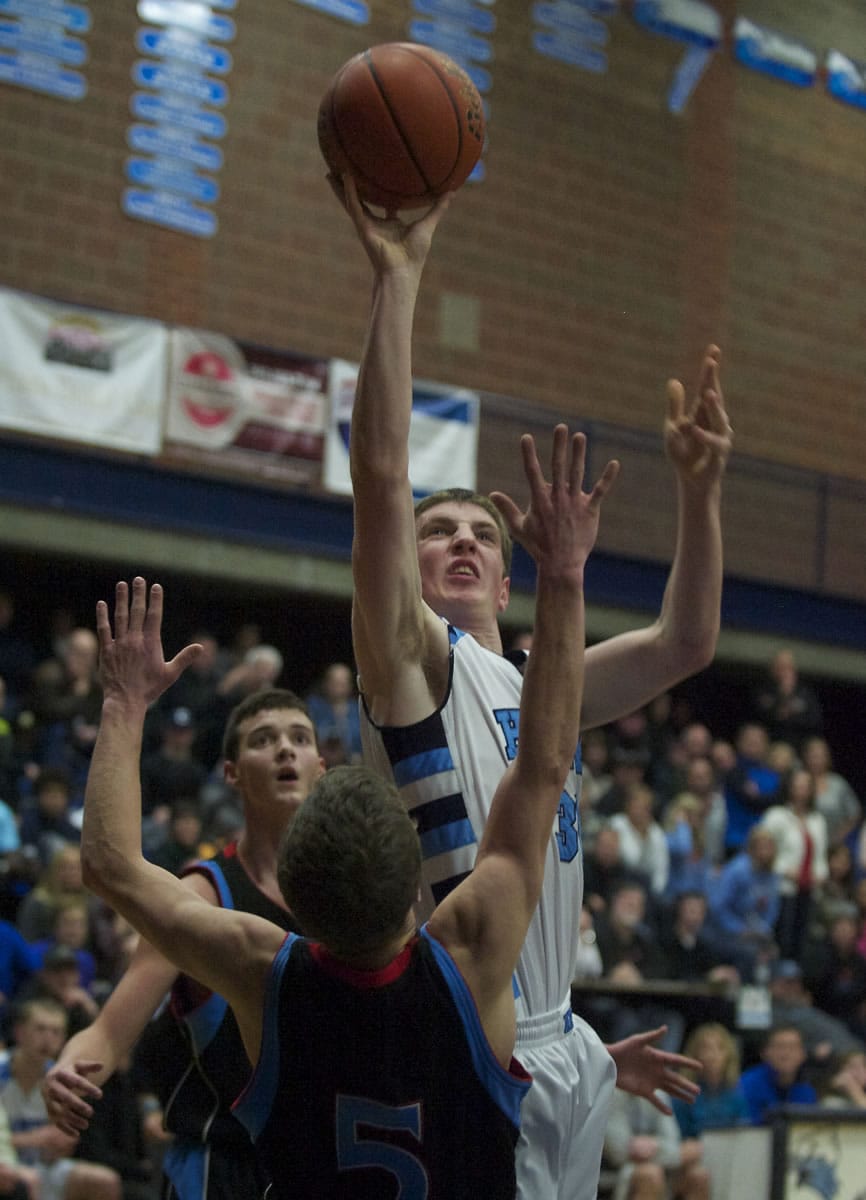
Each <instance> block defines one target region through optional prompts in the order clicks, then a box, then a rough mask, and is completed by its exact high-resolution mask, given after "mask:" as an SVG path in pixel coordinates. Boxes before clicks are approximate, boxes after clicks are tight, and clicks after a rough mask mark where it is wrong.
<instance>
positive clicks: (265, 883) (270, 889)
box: [238, 823, 286, 908]
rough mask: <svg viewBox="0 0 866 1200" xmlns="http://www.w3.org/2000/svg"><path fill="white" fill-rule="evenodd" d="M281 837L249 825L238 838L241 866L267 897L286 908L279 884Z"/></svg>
mask: <svg viewBox="0 0 866 1200" xmlns="http://www.w3.org/2000/svg"><path fill="white" fill-rule="evenodd" d="M279 840H280V839H279V836H275V835H273V834H272V833H271V832H270V831H268V833H267V834H263V833H262V831H261V830H260V829H258V828H256V826H255V824H253V825H252V826H251V825H250V824H249V823H247V825H246V826H245V828H244V831H243V833H242V834H241V836H240V837H239V838H238V857H239V858H240V860H241V865H242V866H243V868H244V870H245V871H246V873H247V875H249V877H250V879H251V880H252V881H253V883H254V884H255V885H256V887H257V888H258V889H259V891H261V892H264V893H265V895H266V896H267V897H268V898H269V899H270V900H273V901H274V903H275V904H278V905H279V906H280V908H285V907H286V902H285V900H284V899H283V896H282V892H281V891H280V887H279V884H278V883H277V846H278V845H279Z"/></svg>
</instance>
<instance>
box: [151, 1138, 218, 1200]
mask: <svg viewBox="0 0 866 1200" xmlns="http://www.w3.org/2000/svg"><path fill="white" fill-rule="evenodd" d="M209 1166H210V1146H202V1145H200V1144H198V1143H196V1142H186V1141H183V1140H181V1141H175V1142H172V1144H171V1145H170V1146H169V1147H168V1149H167V1150H166V1152H165V1154H164V1155H163V1159H162V1169H163V1172H164V1174H165V1176H166V1178H167V1179H168V1180H169V1181H170V1182H171V1186H172V1188H173V1189H174V1193H175V1195H176V1196H177V1197H178V1200H200V1198H201V1197H202V1196H204V1195H205V1193H206V1191H207V1178H208V1168H209Z"/></svg>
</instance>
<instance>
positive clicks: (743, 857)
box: [710, 826, 780, 964]
mask: <svg viewBox="0 0 866 1200" xmlns="http://www.w3.org/2000/svg"><path fill="white" fill-rule="evenodd" d="M775 857H776V842H775V839H774V838H773V836H772V834H770V833H768V832H767V830H766V829H762V828H761V827H760V826H757V827H755V828H754V829H752V830H751V831H750V833H749V835H748V842H747V846H746V849H745V850H744V851H743V852H742V853H740V854H738V855H736V857H735V858H732V859H731V860H730V861H729V862H727V863H726V864H725V866H724V867H723V868H722V870H721V872H720V874H719V878H718V881H717V883H716V886H715V888H714V889H713V892H712V894H711V896H710V916H711V921H712V924H713V926H714V927H715V928H716V929H717V930H718V931H719V932H720V933H722V934H724V935H727V937H729V938H730V937H734V938H737V939H739V944H740V948H741V951H742V953H743V954H744V955H745V956H746V958H747V959H748V960H750V961H751V963H752V964H754V963H755V962H756V961H757V960H758V959H759V958H765V959H769V958H771V957H773V956H774V954H775V952H776V942H775V928H776V921H777V920H778V916H779V905H780V900H779V880H778V876H777V875H776V873H775V872H774V871H773V862H774V860H775Z"/></svg>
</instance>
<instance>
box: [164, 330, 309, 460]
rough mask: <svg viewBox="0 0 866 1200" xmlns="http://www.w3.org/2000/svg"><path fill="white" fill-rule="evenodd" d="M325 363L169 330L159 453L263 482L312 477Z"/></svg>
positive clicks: (213, 336)
mask: <svg viewBox="0 0 866 1200" xmlns="http://www.w3.org/2000/svg"><path fill="white" fill-rule="evenodd" d="M327 374H328V367H327V362H326V361H325V360H324V359H321V360H320V359H305V358H302V357H300V356H292V355H288V354H279V353H276V352H273V351H264V350H258V349H252V348H243V349H242V348H241V347H240V346H239V345H238V344H237V343H236V342H233V341H231V339H230V338H227V337H223V336H222V335H220V334H215V333H207V332H204V331H201V330H194V329H176V330H174V331H173V332H172V335H171V369H170V383H169V397H168V412H167V416H166V428H165V451H166V456H167V457H169V458H173V459H175V460H183V461H184V462H185V463H187V464H195V465H198V466H207V467H208V468H210V469H213V468H215V467H216V468H220V469H228V470H229V471H230V472H231V473H232V474H241V475H250V476H254V477H255V478H256V479H259V480H267V481H268V482H273V481H282V482H286V483H306V482H310V481H311V480H313V479H317V478H318V475H319V471H320V463H321V460H322V455H323V448H324V440H325V409H326V397H327Z"/></svg>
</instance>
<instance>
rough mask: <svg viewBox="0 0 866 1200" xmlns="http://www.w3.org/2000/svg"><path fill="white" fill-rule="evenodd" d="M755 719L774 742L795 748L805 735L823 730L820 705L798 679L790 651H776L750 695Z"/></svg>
mask: <svg viewBox="0 0 866 1200" xmlns="http://www.w3.org/2000/svg"><path fill="white" fill-rule="evenodd" d="M754 711H755V716H756V718H757V719H758V720H759V721H760V722H761V724H762V725H764V726H766V728H767V729H768V730H769V732H770V736H771V737H772V738H774V739H775V740H776V741H781V742H790V743H791V745H792V746H795V747H796V748H797V749H799V748H800V746H801V745H802V743H803V742H804V741H805V739H806V738H807V737H810V736H813V735H816V734H820V733H822V732H823V714H822V712H821V704H820V701H819V700H818V697H817V695H816V694H815V692H814V691H813V689H812V688H811V687H810V686H809V685H808V684H807V683H805V682H804V681H803V680H802V679H801V678H800V673H799V671H798V669H797V663H796V660H795V659H794V655H793V653H792V652H791V651H790V650H788V649H783V650H779V651H778V652H777V653H776V654H775V655H774V656H773V659H772V661H771V662H770V666H769V670H768V673H767V679H766V681H765V682H764V683H763V684H762V685H761V686H760V687H759V688H758V690H757V691H756V693H755V696H754Z"/></svg>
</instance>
